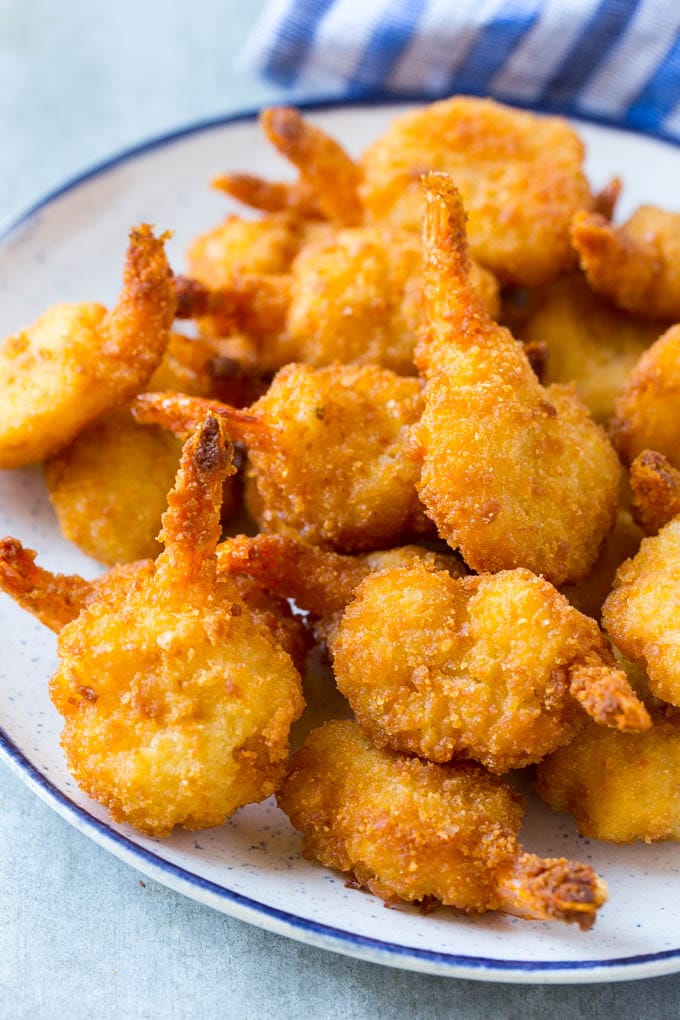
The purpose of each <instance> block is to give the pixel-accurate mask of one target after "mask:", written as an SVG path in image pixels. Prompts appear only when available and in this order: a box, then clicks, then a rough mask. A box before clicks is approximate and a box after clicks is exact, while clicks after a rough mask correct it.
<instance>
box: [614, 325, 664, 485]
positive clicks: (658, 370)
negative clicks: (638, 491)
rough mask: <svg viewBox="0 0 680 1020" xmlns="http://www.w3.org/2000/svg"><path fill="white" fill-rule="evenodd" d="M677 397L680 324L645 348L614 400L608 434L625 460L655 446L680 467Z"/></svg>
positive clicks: (628, 460)
mask: <svg viewBox="0 0 680 1020" xmlns="http://www.w3.org/2000/svg"><path fill="white" fill-rule="evenodd" d="M679 400H680V325H678V326H671V328H670V329H669V330H667V331H666V332H665V333H664V334H663V336H660V337H659V339H658V340H657V341H656V342H655V343H653V344H652V346H651V347H650V348H649V349H648V350H646V351H644V353H643V354H642V355H641V357H640V360H639V361H638V362H637V364H636V365H635V367H634V368H633V371H632V372H631V374H630V376H629V378H628V382H627V383H626V385H625V387H624V389H623V392H622V393H621V395H620V396H619V398H618V400H617V401H616V414H615V418H614V421H613V422H612V425H611V434H612V438H613V440H614V444H615V446H616V448H617V450H618V451H619V454H620V455H621V458H622V459H623V461H624V462H625V463H627V464H629V463H630V462H631V461H632V460H633V458H634V457H636V456H637V455H638V454H639V453H642V451H643V450H656V451H657V452H658V453H663V454H664V456H665V457H667V458H668V460H669V461H670V462H671V464H673V466H674V467H677V468H680V416H678V413H677V408H678V401H679Z"/></svg>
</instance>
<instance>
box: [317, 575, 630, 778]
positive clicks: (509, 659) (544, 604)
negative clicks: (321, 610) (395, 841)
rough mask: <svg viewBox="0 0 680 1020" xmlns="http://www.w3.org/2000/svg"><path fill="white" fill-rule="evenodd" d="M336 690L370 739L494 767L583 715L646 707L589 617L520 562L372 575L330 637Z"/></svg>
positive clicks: (551, 745) (621, 724) (619, 721)
mask: <svg viewBox="0 0 680 1020" xmlns="http://www.w3.org/2000/svg"><path fill="white" fill-rule="evenodd" d="M331 651H332V658H333V671H334V674H335V679H336V682H337V685H338V688H339V690H340V691H341V693H342V694H344V695H345V697H346V698H347V699H348V700H349V703H350V705H351V707H352V710H353V711H354V714H355V716H356V719H357V722H358V723H359V725H360V726H361V728H362V729H363V730H365V731H366V732H367V733H368V734H369V736H370V737H371V738H372V740H373V741H374V742H375V743H376V744H377V745H378V746H379V747H391V748H392V749H394V750H397V751H402V752H404V753H408V754H417V755H418V756H419V757H421V758H428V759H429V760H431V761H438V762H446V761H450V760H452V759H461V758H472V759H474V760H475V761H479V762H481V763H482V764H483V765H485V766H486V767H487V768H488V769H490V770H491V771H492V772H496V773H499V774H501V773H503V772H507V771H508V770H509V769H514V768H522V767H523V766H525V765H529V764H531V763H532V762H536V761H540V759H541V758H542V757H544V756H545V755H546V754H548V753H549V752H550V751H552V750H554V749H555V748H556V747H559V746H560V745H561V744H565V743H567V742H568V741H569V740H570V739H571V738H572V737H573V735H574V733H575V732H576V731H577V730H578V729H579V727H580V726H581V725H582V723H583V721H584V718H585V717H584V713H583V712H582V711H581V708H580V707H579V705H580V706H582V708H583V709H585V711H586V712H587V713H588V714H590V715H591V716H592V717H593V718H594V719H595V720H596V721H597V722H598V723H600V724H601V725H604V726H613V727H616V728H619V729H623V730H634V731H636V730H643V729H646V728H647V727H648V726H649V716H648V714H647V712H646V710H645V708H644V706H643V705H642V704H641V703H640V702H639V700H638V699H637V697H636V696H635V694H634V692H633V691H632V689H631V687H630V685H629V683H628V681H627V679H626V676H625V673H623V672H622V671H621V670H620V669H618V668H616V665H615V662H614V658H613V655H612V652H611V649H610V647H609V645H608V643H607V641H606V639H605V637H604V635H603V634H602V632H601V631H600V629H599V627H598V626H597V624H596V623H595V621H594V620H591V619H589V618H588V617H585V616H583V615H582V614H581V613H579V612H578V611H577V610H576V609H574V608H573V607H572V606H570V605H569V603H568V602H567V600H566V599H565V598H564V596H562V595H560V594H559V592H557V591H556V590H555V589H554V588H553V587H552V585H550V584H549V583H548V582H547V581H545V580H543V579H542V578H539V577H536V576H535V575H534V574H532V573H531V572H530V571H528V570H524V569H518V570H512V571H502V572H501V573H498V574H494V575H481V576H479V577H465V578H458V579H454V578H452V577H451V576H450V575H449V574H448V573H446V572H444V571H441V570H436V569H432V566H431V565H430V564H427V563H424V562H421V561H417V560H416V561H414V562H413V563H412V564H411V565H409V566H398V567H393V568H391V569H389V568H388V569H383V570H378V571H375V572H373V573H370V574H369V575H368V576H367V577H366V578H365V579H364V580H363V581H362V582H361V584H359V586H358V587H357V588H356V590H355V592H354V600H353V601H352V602H351V603H350V604H349V606H348V607H347V609H346V610H345V612H344V615H343V616H342V619H341V620H340V623H339V626H338V629H337V633H336V634H335V636H334V638H333V640H332V644H331Z"/></svg>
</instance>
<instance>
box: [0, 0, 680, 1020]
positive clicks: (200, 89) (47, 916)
mask: <svg viewBox="0 0 680 1020" xmlns="http://www.w3.org/2000/svg"><path fill="white" fill-rule="evenodd" d="M261 6H262V4H261V2H254V3H247V2H242V3H238V2H236V0H231V2H227V0H225V2H222V3H219V2H218V0H191V2H190V3H181V2H173V0H165V2H161V0H146V2H142V0H138V2H137V3H134V4H133V3H130V2H128V0H121V2H118V3H115V2H108V0H61V2H57V0H51V2H50V0H0V128H1V129H2V135H1V138H2V144H1V145H0V219H5V218H7V217H10V218H12V217H14V216H15V215H17V214H18V213H19V212H21V211H22V209H23V208H25V207H26V206H28V205H29V204H30V203H31V202H33V201H34V200H35V199H37V198H38V197H40V195H41V194H42V193H43V192H45V191H46V190H49V189H51V188H53V187H54V186H56V185H58V184H59V183H60V182H61V181H62V180H63V179H64V178H66V177H71V176H73V175H74V174H76V173H77V172H79V171H80V170H82V169H83V168H85V167H87V166H88V165H89V164H91V163H93V162H95V161H97V160H100V159H103V158H105V157H107V156H109V155H112V154H113V153H115V151H116V150H117V149H119V148H120V147H122V146H127V145H131V144H134V143H136V142H138V141H140V140H142V139H144V138H145V137H147V136H148V135H150V134H158V133H160V132H163V131H167V130H170V129H172V128H175V127H178V126H181V125H182V124H185V123H187V122H189V121H191V120H192V119H196V118H204V117H211V116H217V115H220V114H223V113H226V112H229V111H233V110H237V109H240V108H243V107H248V108H250V107H256V106H258V105H260V104H261V103H263V102H267V101H270V100H273V99H276V98H277V97H278V96H280V95H281V93H280V92H278V91H277V90H275V89H273V88H270V87H267V86H264V85H263V84H262V83H259V82H256V81H253V80H251V79H249V78H246V77H244V76H243V75H239V74H238V73H237V72H235V71H234V69H233V66H232V64H233V60H234V56H235V54H236V53H237V52H238V50H239V48H240V46H241V43H242V40H243V38H244V37H245V35H246V33H247V30H248V27H249V25H250V24H251V22H252V20H253V18H254V16H255V13H256V12H257V11H258V10H259V9H260V7H261ZM140 879H141V876H139V875H138V874H137V873H136V872H134V871H132V870H131V869H130V868H128V867H126V866H124V865H122V864H120V863H119V862H118V861H117V860H115V859H114V858H113V857H111V856H110V855H109V854H107V853H106V852H104V851H103V850H101V849H99V848H98V847H97V846H96V845H95V844H93V843H91V842H90V841H89V840H88V839H86V838H85V837H84V836H81V835H80V834H78V833H77V832H75V831H74V830H73V829H71V828H70V827H69V826H68V825H67V824H66V822H63V821H62V820H61V819H60V818H58V817H57V816H56V815H54V814H53V813H52V812H51V811H50V810H49V809H48V808H47V807H46V806H45V805H43V804H42V803H41V802H40V801H39V800H37V798H35V796H34V795H33V794H32V793H30V792H29V791H28V790H27V789H26V788H25V787H24V786H23V785H22V784H21V783H20V782H19V780H18V779H16V777H14V776H13V775H12V774H11V773H10V772H9V771H8V770H7V769H5V768H4V767H2V766H0V1020H23V1018H26V1020H43V1018H44V1020H55V1018H56V1020H59V1018H61V1017H69V1018H73V1020H80V1018H81V1017H82V1018H85V1017H95V1018H97V1020H107V1018H109V1017H111V1018H113V1017H116V1018H118V1017H121V1018H125V1020H128V1018H154V1020H155V1018H168V1020H175V1018H180V1020H183V1018H185V1017H200V1018H211V1017H221V1018H223V1017H226V1018H231V1017H239V1018H240V1017H243V1018H251V1017H252V1018H258V1020H268V1018H270V1017H271V1018H272V1020H274V1018H276V1020H279V1018H282V1020H288V1018H298V1017H299V1018H309V1020H325V1018H339V1020H346V1018H348V1020H349V1018H355V1017H356V1018H371V1020H373V1018H375V1020H382V1018H395V1020H396V1018H400V1020H401V1018H406V1020H408V1018H411V1017H413V1018H421V1017H422V1018H428V1020H429V1018H439V1017H449V1016H451V1017H462V1018H463V1017H464V1018H465V1020H482V1018H484V1020H487V1018H488V1020H497V1018H503V1020H505V1018H515V1017H517V1018H522V1020H533V1018H541V1020H543V1018H546V1017H548V1018H550V1017H560V1018H561V1017H565V1018H567V1017H568V1018H569V1020H581V1018H590V1017H609V1016H616V1017H618V1018H629V1017H630V1018H638V1017H640V1018H648V1017H654V1018H657V1017H658V1018H666V1017H667V1018H669V1020H670V1018H676V1017H678V1016H679V1015H680V976H678V977H671V978H658V979H656V980H653V981H648V982H641V983H639V984H630V983H626V984H622V985H600V986H590V987H588V986H571V987H563V988H556V987H547V988H540V987H520V986H509V985H483V984H477V983H475V982H468V981H450V980H447V979H445V978H431V977H427V976H422V975H415V974H409V973H403V972H399V971H394V970H390V969H387V968H383V967H377V966H374V965H371V964H365V963H361V962H359V961H354V960H350V959H346V958H344V957H340V956H334V955H331V954H329V953H325V952H322V951H321V950H316V949H308V948H305V947H303V946H300V945H298V944H297V943H295V942H292V941H289V940H287V939H283V938H280V937H278V936H276V935H270V934H268V933H266V932H261V931H259V930H257V929H255V928H251V927H249V926H248V925H245V924H242V923H241V922H238V921H233V920H231V919H229V918H227V917H224V916H222V915H220V914H218V913H215V912H213V911H211V910H208V909H207V908H205V907H201V906H198V905H197V904H195V903H193V902H192V901H190V900H188V899H185V898H184V897H182V896H178V895H175V894H174V893H171V892H169V891H168V890H166V889H164V888H163V887H161V886H159V885H156V884H155V883H154V882H151V881H148V880H146V879H144V880H143V882H144V884H142V881H141V880H140ZM640 895H641V896H644V890H641V891H640ZM678 934H679V938H680V919H679V922H678Z"/></svg>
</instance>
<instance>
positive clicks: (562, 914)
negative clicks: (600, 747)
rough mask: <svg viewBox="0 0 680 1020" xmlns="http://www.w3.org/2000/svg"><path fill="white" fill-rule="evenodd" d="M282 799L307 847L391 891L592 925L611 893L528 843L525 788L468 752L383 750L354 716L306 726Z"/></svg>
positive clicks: (373, 887) (386, 895)
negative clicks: (462, 756) (435, 758)
mask: <svg viewBox="0 0 680 1020" xmlns="http://www.w3.org/2000/svg"><path fill="white" fill-rule="evenodd" d="M277 799H278V803H279V806H280V807H281V808H282V809H283V810H284V811H285V812H286V814H287V815H288V817H289V818H290V820H291V823H292V824H293V826H294V827H295V828H296V829H298V830H299V831H300V832H301V833H302V837H303V843H302V849H303V853H304V855H305V857H307V858H309V859H313V860H318V861H319V862H320V863H321V864H324V865H326V867H330V868H334V869H336V870H337V871H342V872H345V873H346V874H349V875H351V876H352V878H353V880H354V882H355V883H356V884H357V885H359V886H362V887H364V888H366V889H368V890H370V892H372V893H374V894H375V895H376V896H380V897H382V898H383V899H384V900H386V901H387V902H394V901H405V902H407V903H413V902H416V903H417V902H423V901H425V902H427V901H428V900H430V899H436V900H439V901H441V902H442V903H444V904H447V905H448V906H452V907H455V908H457V909H458V910H461V911H463V912H465V913H468V914H480V913H483V912H485V911H487V910H499V911H503V912H505V913H508V914H514V915H515V916H517V917H522V918H525V919H526V920H537V921H566V922H571V923H575V924H578V925H579V927H580V928H582V929H588V928H590V927H591V926H592V924H593V922H594V920H595V916H596V914H597V911H598V909H599V907H601V906H602V904H603V903H604V902H605V900H606V898H607V887H606V885H605V883H604V882H603V881H602V879H601V878H599V876H598V875H597V874H596V873H595V872H594V871H593V869H592V868H590V867H588V865H586V864H581V863H579V862H578V861H569V860H565V859H564V858H558V859H547V860H546V859H544V858H541V857H538V856H536V855H535V854H531V853H525V852H524V851H523V849H522V847H521V845H520V844H519V842H518V840H517V836H518V833H519V829H520V826H521V824H522V818H523V815H524V804H523V798H522V797H521V796H520V794H519V793H517V791H515V790H513V789H512V788H511V787H509V786H507V785H506V784H505V783H504V782H503V781H502V780H500V779H498V778H497V777H496V776H492V775H490V774H489V773H488V772H486V771H485V770H484V769H483V768H481V767H480V766H479V765H474V764H472V763H470V762H464V763H461V764H459V765H455V766H452V765H448V766H447V765H435V764H433V763H432V762H423V761H418V760H417V759H416V758H404V757H402V756H401V755H399V754H395V753H394V752H392V751H382V750H378V749H377V748H375V747H373V746H372V744H371V743H370V741H369V740H368V739H367V738H366V737H365V736H364V735H363V734H362V732H361V731H360V730H359V728H358V727H357V726H356V725H355V724H354V723H351V722H330V723H327V724H326V725H325V726H323V727H321V728H320V729H317V730H314V731H313V732H312V733H311V734H310V736H309V737H308V739H307V741H306V743H305V744H304V746H303V747H302V748H301V749H300V750H299V751H297V752H296V753H295V754H294V755H293V757H292V759H291V761H290V764H289V768H288V775H287V778H286V780H285V782H284V784H283V786H282V788H281V789H280V791H279V793H278V794H277Z"/></svg>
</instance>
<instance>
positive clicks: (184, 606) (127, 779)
mask: <svg viewBox="0 0 680 1020" xmlns="http://www.w3.org/2000/svg"><path fill="white" fill-rule="evenodd" d="M228 471H229V462H228V456H227V452H226V450H225V443H224V438H223V432H222V426H221V424H220V422H219V419H217V418H215V417H211V416H208V417H207V418H206V420H205V422H204V423H203V425H201V426H200V427H199V429H197V431H196V433H195V434H194V435H193V436H192V437H191V439H190V440H189V441H188V442H187V444H186V446H185V448H184V452H183V454H182V461H181V466H180V470H179V472H178V475H177V482H176V485H175V488H174V490H173V491H172V492H171V493H170V495H169V497H168V503H169V506H168V510H167V512H166V514H165V516H164V519H163V528H164V530H163V535H162V540H163V542H164V544H165V549H164V551H163V553H161V555H160V556H159V558H158V559H157V560H156V563H155V564H154V566H153V568H152V571H151V572H150V574H148V575H147V576H146V577H144V578H143V579H142V580H141V582H140V583H138V584H136V585H132V586H130V587H129V588H127V589H126V588H122V587H121V586H120V585H119V586H118V587H117V588H114V589H113V590H110V591H109V593H108V596H107V597H105V598H102V599H95V600H94V601H92V602H90V604H89V605H88V606H87V607H86V608H84V609H83V610H82V611H81V612H80V614H79V615H78V616H77V617H76V618H75V619H74V620H73V622H71V623H67V624H66V625H65V626H64V627H63V629H62V630H61V632H60V634H59V639H58V652H59V667H58V669H57V672H56V673H55V675H54V676H53V678H52V681H51V684H50V693H51V696H52V700H53V701H54V704H55V706H56V708H57V709H58V711H59V712H60V713H61V714H62V715H63V716H64V719H65V726H64V730H63V734H62V746H63V748H64V751H65V754H66V759H67V763H68V765H69V768H70V769H71V771H72V773H73V775H74V776H75V778H76V780H77V781H78V783H79V785H80V786H81V787H82V788H83V789H84V790H85V791H86V792H87V793H88V794H89V795H90V796H92V797H94V798H95V799H96V800H98V801H100V802H101V803H102V804H104V805H105V806H106V807H107V808H108V809H109V811H110V813H111V815H112V817H113V818H114V820H116V821H127V822H129V823H130V824H132V825H134V826H136V827H137V828H139V829H140V830H142V831H143V832H145V833H148V834H151V835H156V836H162V835H167V834H168V833H170V832H171V831H172V829H173V827H174V826H175V825H183V826H184V827H185V828H190V829H195V828H203V827H207V826H211V825H218V824H220V823H221V822H223V821H224V820H225V819H226V818H227V817H228V816H229V815H230V814H231V813H232V812H233V811H235V810H236V809H237V808H238V807H241V806H242V805H243V804H247V803H250V802H252V801H258V800H261V799H263V798H264V797H267V796H269V794H271V793H272V792H273V791H274V789H275V787H276V785H277V783H278V782H279V780H280V778H281V775H282V770H283V767H284V762H285V759H286V756H287V751H288V731H289V728H290V725H291V723H292V721H293V720H294V719H296V718H297V717H298V716H299V715H300V713H301V711H302V707H303V701H302V696H301V693H300V676H299V674H298V672H297V670H296V669H295V667H294V666H293V663H292V661H291V659H290V656H289V655H288V654H287V653H286V652H284V651H283V649H282V648H281V647H280V646H279V645H278V644H277V642H276V641H275V640H274V638H273V636H272V634H271V632H270V630H269V629H268V628H267V627H265V626H263V625H262V624H259V623H257V622H256V621H255V620H254V619H253V617H252V616H251V614H250V613H249V612H248V608H247V606H246V604H245V603H244V602H243V601H242V600H241V599H240V597H239V594H238V589H237V587H236V586H235V585H234V583H233V582H232V581H230V580H229V579H227V580H226V581H225V580H218V578H217V576H216V557H215V547H216V545H217V542H218V540H219V534H220V521H219V507H220V502H221V495H222V483H223V480H224V477H225V475H226V474H227V472H228Z"/></svg>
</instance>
